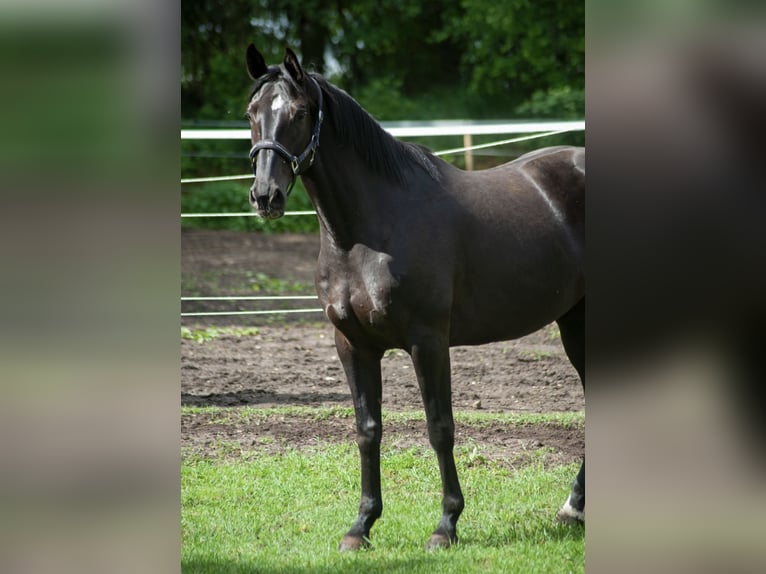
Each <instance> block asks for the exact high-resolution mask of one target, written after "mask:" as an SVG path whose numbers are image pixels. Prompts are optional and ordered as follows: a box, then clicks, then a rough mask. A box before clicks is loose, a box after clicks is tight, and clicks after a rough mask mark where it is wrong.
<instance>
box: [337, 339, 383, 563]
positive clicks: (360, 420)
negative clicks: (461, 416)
mask: <svg viewBox="0 0 766 574" xmlns="http://www.w3.org/2000/svg"><path fill="white" fill-rule="evenodd" d="M335 347H336V348H337V350H338V356H339V357H340V360H341V363H342V364H343V369H344V370H345V372H346V378H347V379H348V385H349V388H350V389H351V395H352V397H353V399H354V412H355V413H356V432H357V439H356V441H357V444H358V445H359V455H360V458H361V462H362V498H361V502H360V503H359V515H358V516H357V519H356V521H355V522H354V524H353V525H352V526H351V529H350V530H349V531H348V532H347V533H346V535H345V536H344V537H343V539H342V540H341V541H340V545H339V549H340V550H342V551H344V550H358V549H360V548H362V547H366V546H368V545H369V536H370V529H371V528H372V525H373V524H374V523H375V521H376V520H377V519H378V518H379V517H380V515H381V514H382V512H383V499H382V497H381V493H380V438H381V398H382V397H381V375H380V360H381V358H382V354H381V353H380V352H377V351H370V350H366V349H359V348H357V347H354V346H353V345H352V344H351V343H350V342H349V341H348V339H346V337H345V336H344V335H343V334H342V333H341V332H340V331H338V330H337V329H336V331H335Z"/></svg>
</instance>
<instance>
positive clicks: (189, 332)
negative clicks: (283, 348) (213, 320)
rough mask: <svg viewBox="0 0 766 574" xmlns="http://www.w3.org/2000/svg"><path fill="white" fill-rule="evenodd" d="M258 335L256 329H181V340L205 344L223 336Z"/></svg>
mask: <svg viewBox="0 0 766 574" xmlns="http://www.w3.org/2000/svg"><path fill="white" fill-rule="evenodd" d="M258 333H259V331H258V329H257V328H256V327H205V328H202V329H190V328H189V327H181V338H182V339H189V340H190V341H196V342H197V343H205V342H207V341H211V340H213V339H216V338H218V337H223V336H230V337H252V336H254V335H258Z"/></svg>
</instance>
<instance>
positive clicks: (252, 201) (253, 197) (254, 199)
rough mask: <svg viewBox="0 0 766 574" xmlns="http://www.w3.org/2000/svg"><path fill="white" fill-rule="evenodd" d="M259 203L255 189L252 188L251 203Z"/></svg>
mask: <svg viewBox="0 0 766 574" xmlns="http://www.w3.org/2000/svg"><path fill="white" fill-rule="evenodd" d="M256 203H257V199H256V197H255V190H254V189H251V190H250V205H255V204H256Z"/></svg>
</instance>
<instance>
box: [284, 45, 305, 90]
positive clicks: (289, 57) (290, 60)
mask: <svg viewBox="0 0 766 574" xmlns="http://www.w3.org/2000/svg"><path fill="white" fill-rule="evenodd" d="M283 64H284V65H285V69H286V70H287V71H288V72H289V73H290V75H291V76H292V77H293V80H295V81H296V82H298V83H299V84H300V83H301V82H303V68H301V64H300V62H298V56H296V55H295V52H293V51H292V50H291V49H290V48H285V61H284V62H283Z"/></svg>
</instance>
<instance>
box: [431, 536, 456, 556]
mask: <svg viewBox="0 0 766 574" xmlns="http://www.w3.org/2000/svg"><path fill="white" fill-rule="evenodd" d="M455 543H457V537H456V538H455V539H453V540H450V537H449V536H447V535H446V534H432V535H431V538H429V539H428V542H426V551H428V552H433V551H434V550H439V549H442V548H449V547H450V546H452V545H453V544H455Z"/></svg>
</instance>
